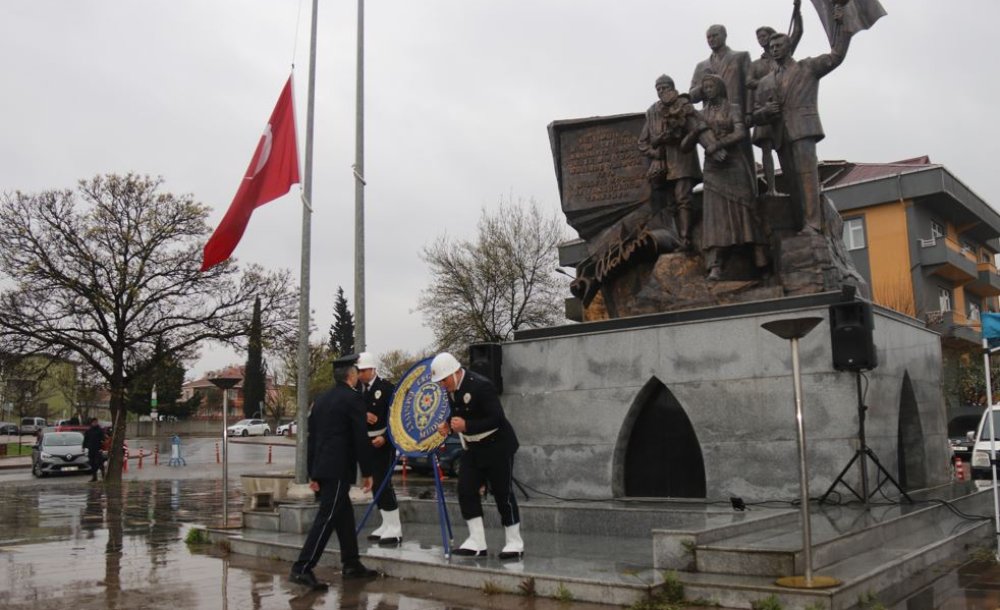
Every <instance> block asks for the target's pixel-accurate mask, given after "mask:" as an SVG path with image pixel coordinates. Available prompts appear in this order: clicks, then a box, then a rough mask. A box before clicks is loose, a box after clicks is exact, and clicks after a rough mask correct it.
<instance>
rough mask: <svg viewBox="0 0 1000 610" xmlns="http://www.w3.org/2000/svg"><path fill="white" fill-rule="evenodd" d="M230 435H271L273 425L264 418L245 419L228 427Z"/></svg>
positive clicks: (227, 431) (227, 430)
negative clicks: (268, 423)
mask: <svg viewBox="0 0 1000 610" xmlns="http://www.w3.org/2000/svg"><path fill="white" fill-rule="evenodd" d="M226 433H227V434H228V435H229V436H261V435H263V436H270V435H271V426H269V425H267V422H265V421H264V420H263V419H243V420H240V421H238V422H236V423H235V424H233V425H232V426H229V427H228V428H226Z"/></svg>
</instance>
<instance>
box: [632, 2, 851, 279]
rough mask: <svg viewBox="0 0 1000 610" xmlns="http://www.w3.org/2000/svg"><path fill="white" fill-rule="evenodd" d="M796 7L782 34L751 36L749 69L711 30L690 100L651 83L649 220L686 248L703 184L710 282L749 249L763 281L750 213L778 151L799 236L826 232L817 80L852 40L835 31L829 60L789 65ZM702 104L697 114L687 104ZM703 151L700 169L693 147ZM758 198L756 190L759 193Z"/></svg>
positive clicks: (645, 147)
mask: <svg viewBox="0 0 1000 610" xmlns="http://www.w3.org/2000/svg"><path fill="white" fill-rule="evenodd" d="M800 4H801V0H795V2H794V7H793V13H792V26H791V31H790V33H789V34H782V33H776V32H775V30H774V29H773V28H771V27H768V26H764V27H760V28H758V29H757V41H758V42H759V43H760V45H761V47H762V49H763V53H762V55H761V56H760V58H758V59H757V60H754V61H751V60H750V54H749V53H748V52H746V51H734V50H732V49H730V48H729V47H728V46H727V45H726V38H727V33H726V28H725V27H724V26H722V25H713V26H711V27H709V28H708V31H707V33H706V39H707V41H708V45H709V47H710V48H711V51H712V52H711V55H710V56H709V57H708V59H706V60H704V61H702V62H699V63H698V65H697V67H696V68H695V70H694V76H693V78H692V80H691V86H690V89H689V91H688V93H679V92H678V91H677V89H676V86H675V83H674V80H673V79H672V78H671V77H669V76H667V75H662V76H660V77H659V78H657V79H656V93H657V97H658V98H659V99H658V100H657V101H656V102H655V103H654V104H653V105H652V106H650V107H649V110H647V111H646V122H645V125H644V127H643V129H642V132H641V134H640V136H639V142H638V146H639V150H640V152H641V153H642V154H643V155H645V156H646V157H647V158H648V159H649V170H648V172H647V178H648V180H649V181H650V184H651V186H652V205H653V208H654V217H659V223H660V225H661V226H666V227H669V230H670V232H671V233H672V234H674V235H676V239H675V242H676V243H675V244H674V248H673V249H675V250H691V249H692V248H693V247H694V241H693V235H694V216H695V215H694V213H693V210H692V192H693V189H694V187H695V185H696V184H697V183H699V182H703V183H704V193H703V197H702V214H701V227H700V228H701V233H700V243H699V244H698V245H699V248H700V250H701V252H702V254H703V258H704V261H705V268H706V269H705V271H706V274H707V277H708V279H709V280H712V281H715V280H719V279H721V278H722V270H723V267H724V265H725V262H726V257H727V255H728V254H729V253H730V252H731V251H732V249H733V248H735V247H741V248H744V249H749V250H750V251H751V252H752V256H753V265H754V266H755V267H756V268H757V269H758V272H759V273H760V274H761V275H766V274H767V268H768V266H769V260H768V259H769V256H768V242H767V238H766V235H765V233H764V230H763V227H762V224H761V221H760V218H759V215H758V212H757V205H758V202H759V201H760V199H761V198H762V197H763V196H765V195H774V194H775V177H774V173H775V172H774V161H773V159H772V156H771V155H772V151H775V152H777V154H778V159H779V161H780V163H781V171H782V175H783V177H784V184H785V188H786V189H787V190H788V191H789V193H788V194H789V195H790V196H791V197H792V200H793V201H795V202H797V204H798V206H799V208H800V214H801V223H800V224H801V233H802V234H810V233H816V234H820V233H822V232H823V230H824V227H825V224H824V219H823V204H822V198H821V192H820V185H819V173H818V160H817V157H816V143H817V142H818V141H820V140H821V139H823V136H824V134H823V127H822V125H821V123H820V119H819V111H818V94H819V80H820V79H821V78H822V77H823V76H824V75H826V74H827V73H829V72H830V71H832V70H833V69H834V68H836V67H837V66H839V65H840V64H841V62H843V61H844V57H845V56H846V54H847V48H848V45H849V44H850V38H851V37H850V32H847V31H843V30H842V29H841V28H840V27H839V24H840V23H841V21H842V19H843V10H844V9H843V6H842V4H837V5H836V8H834V10H833V19H834V21H835V22H836V23H837V24H838V27H837V29H836V33H835V35H834V36H833V40H832V43H831V50H830V53H827V54H823V55H820V56H817V57H809V58H806V59H803V60H799V61H796V60H795V59H793V57H792V53H793V51H794V50H795V47H796V46H797V45H798V42H799V40H800V39H801V37H802V15H801V6H800ZM698 102H700V103H701V108H700V109H696V108H695V106H694V105H695V104H696V103H698ZM752 145H756V146H758V147H759V148H760V149H761V151H762V161H763V162H762V165H763V169H764V181H765V184H766V187H765V189H764V190H763V191H762V190H761V189H760V188H759V185H758V179H757V167H756V163H755V161H754V156H753V149H752ZM698 146H701V147H702V149H703V151H704V166H703V167H701V166H700V165H699V160H698V153H697V150H696V148H697V147H698ZM761 191H762V192H761Z"/></svg>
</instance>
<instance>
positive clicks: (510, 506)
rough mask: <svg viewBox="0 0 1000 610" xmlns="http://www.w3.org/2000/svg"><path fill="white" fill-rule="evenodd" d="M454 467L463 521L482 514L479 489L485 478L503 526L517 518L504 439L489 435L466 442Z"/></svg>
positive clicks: (510, 458) (510, 463) (511, 459)
mask: <svg viewBox="0 0 1000 610" xmlns="http://www.w3.org/2000/svg"><path fill="white" fill-rule="evenodd" d="M459 466H460V468H459V471H458V505H459V508H461V509H462V518H463V519H465V520H466V521H469V520H470V519H475V518H476V517H482V516H483V503H482V500H481V499H480V497H479V489H480V488H481V487H482V486H483V484H484V483H486V482H489V484H490V490H491V491H492V492H493V498H494V499H495V500H496V503H497V510H498V511H499V512H500V522H501V523H502V524H503V526H504V527H507V526H508V525H514V524H515V523H520V522H521V514H520V513H519V512H518V509H517V498H515V497H514V494H513V493H512V490H511V484H512V483H513V477H514V475H513V473H514V454H513V452H511V451H510V450H509V449H508V448H507V446H505V445H504V443H500V442H491V441H490V440H489V439H486V440H484V441H479V442H470V443H468V449H466V451H465V453H464V454H462V458H461V462H459Z"/></svg>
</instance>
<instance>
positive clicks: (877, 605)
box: [858, 591, 886, 610]
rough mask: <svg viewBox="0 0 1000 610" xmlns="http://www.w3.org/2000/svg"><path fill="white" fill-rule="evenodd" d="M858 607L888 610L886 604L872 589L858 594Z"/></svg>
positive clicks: (868, 609) (870, 609) (869, 609)
mask: <svg viewBox="0 0 1000 610" xmlns="http://www.w3.org/2000/svg"><path fill="white" fill-rule="evenodd" d="M858 607H859V608H862V609H863V610H886V607H885V604H883V603H882V602H880V601H879V599H878V597H876V596H875V594H874V593H872V592H871V591H869V592H867V593H862V594H861V595H859V596H858Z"/></svg>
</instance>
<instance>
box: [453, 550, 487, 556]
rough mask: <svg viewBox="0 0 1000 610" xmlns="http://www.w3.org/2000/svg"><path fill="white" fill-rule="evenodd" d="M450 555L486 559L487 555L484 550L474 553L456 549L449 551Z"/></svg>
mask: <svg viewBox="0 0 1000 610" xmlns="http://www.w3.org/2000/svg"><path fill="white" fill-rule="evenodd" d="M451 554H452V555H458V556H459V557H486V556H487V555H488V554H489V553H487V552H486V549H483V550H482V551H474V550H472V549H463V548H457V549H452V550H451Z"/></svg>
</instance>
